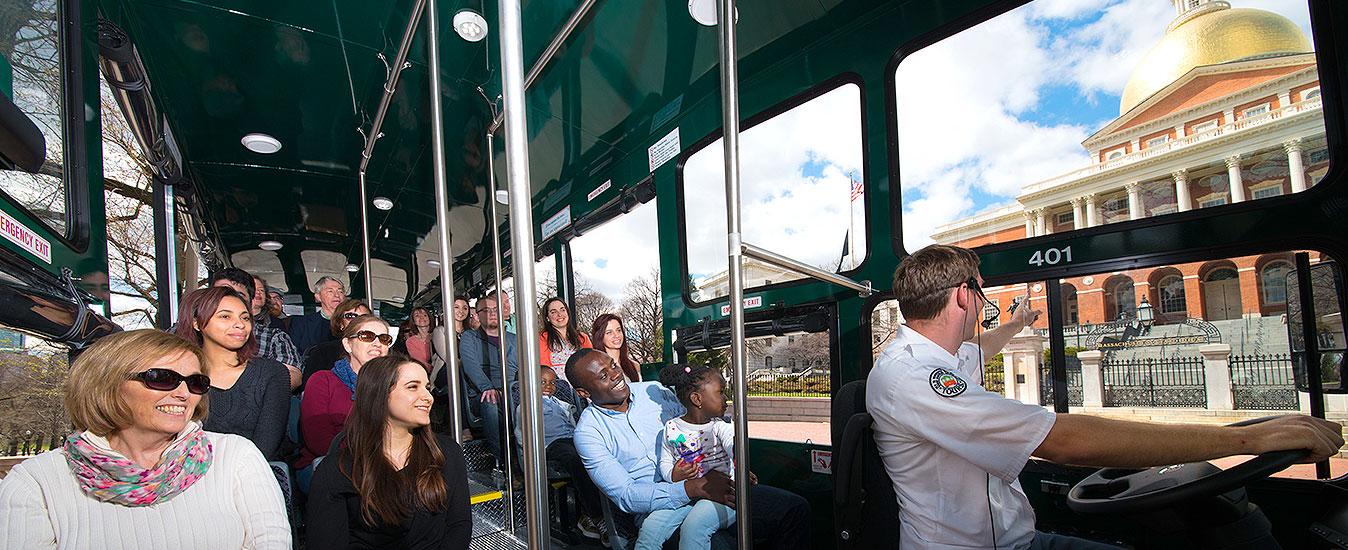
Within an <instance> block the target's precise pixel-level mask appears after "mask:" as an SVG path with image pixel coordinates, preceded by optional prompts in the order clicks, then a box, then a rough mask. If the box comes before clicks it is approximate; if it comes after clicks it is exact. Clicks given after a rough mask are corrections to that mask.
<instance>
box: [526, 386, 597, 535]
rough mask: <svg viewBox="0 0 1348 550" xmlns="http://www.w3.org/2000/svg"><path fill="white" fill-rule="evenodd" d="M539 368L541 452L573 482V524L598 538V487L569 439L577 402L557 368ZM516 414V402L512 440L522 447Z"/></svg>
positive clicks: (573, 428)
mask: <svg viewBox="0 0 1348 550" xmlns="http://www.w3.org/2000/svg"><path fill="white" fill-rule="evenodd" d="M539 369H540V374H541V380H542V388H541V389H542V394H543V395H542V399H541V400H540V402H539V404H540V405H541V416H542V417H543V453H544V456H546V460H547V461H548V462H555V463H557V464H558V465H559V466H560V467H561V469H562V471H565V472H566V473H567V474H568V475H570V476H571V482H572V483H574V484H576V492H577V493H579V499H578V500H579V501H580V502H578V505H579V507H580V518H579V521H577V522H576V526H577V527H579V528H580V532H581V534H583V535H585V536H587V537H590V538H593V539H598V538H600V537H601V536H603V529H602V528H601V526H600V525H601V524H600V522H601V521H602V520H603V517H604V509H603V507H602V506H603V505H601V504H600V501H599V497H600V493H599V487H597V486H595V484H594V480H592V479H590V473H589V472H587V471H585V465H584V464H583V463H581V460H580V453H578V452H576V443H575V440H574V439H572V435H573V434H574V433H575V431H576V417H577V416H579V414H580V409H579V404H578V403H576V402H575V401H574V399H575V397H574V396H575V395H576V393H575V391H574V390H571V388H570V386H569V385H567V383H566V381H565V380H558V379H557V372H556V371H554V370H552V367H549V366H547V365H540V366H539ZM559 386H560V387H561V388H560V390H561V391H559ZM515 396H516V398H517V399H516V403H518V402H519V401H518V396H519V394H518V393H516V394H515ZM520 416H521V415H520V409H519V406H516V407H515V419H516V422H515V441H516V442H518V443H519V444H520V445H521V447H520V448H521V450H523V441H524V434H523V430H521V427H520V422H519V418H520Z"/></svg>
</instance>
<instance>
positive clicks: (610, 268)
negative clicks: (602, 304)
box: [571, 201, 660, 305]
mask: <svg viewBox="0 0 1348 550" xmlns="http://www.w3.org/2000/svg"><path fill="white" fill-rule="evenodd" d="M571 253H572V255H573V256H574V260H575V261H574V262H572V267H571V269H572V270H573V271H574V272H575V273H576V275H578V276H582V277H584V278H586V279H588V280H589V281H590V284H591V285H592V286H593V287H594V289H595V290H597V291H599V292H601V293H603V294H604V295H605V296H608V297H609V298H610V299H612V300H613V303H614V304H615V305H616V304H620V303H622V300H623V298H624V296H625V295H626V290H627V283H629V282H631V281H632V280H633V279H636V278H637V277H641V276H644V275H646V274H647V273H650V271H651V268H654V267H656V266H658V265H659V263H660V247H659V235H658V233H657V227H656V208H655V202H654V201H652V202H650V203H648V204H644V205H642V206H639V207H637V208H636V209H635V210H633V211H631V212H629V213H627V214H624V215H622V216H618V217H617V218H614V219H613V220H611V221H609V222H608V223H606V224H604V225H601V226H599V227H597V228H595V229H591V230H590V231H588V232H586V233H585V234H584V235H581V236H580V237H579V238H576V239H575V240H572V241H571ZM600 264H603V265H602V267H601V265H600Z"/></svg>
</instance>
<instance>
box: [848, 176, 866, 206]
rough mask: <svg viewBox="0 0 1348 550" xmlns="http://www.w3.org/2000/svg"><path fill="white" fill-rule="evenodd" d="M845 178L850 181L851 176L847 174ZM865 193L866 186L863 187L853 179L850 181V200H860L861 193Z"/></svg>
mask: <svg viewBox="0 0 1348 550" xmlns="http://www.w3.org/2000/svg"><path fill="white" fill-rule="evenodd" d="M847 177H848V179H851V178H852V174H848V175H847ZM865 192H866V186H865V185H863V184H862V183H861V182H859V181H857V180H855V179H852V200H857V199H859V198H861V195H862V193H865Z"/></svg>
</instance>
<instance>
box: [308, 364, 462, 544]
mask: <svg viewBox="0 0 1348 550" xmlns="http://www.w3.org/2000/svg"><path fill="white" fill-rule="evenodd" d="M355 397H356V399H355V406H354V407H353V408H352V410H351V416H350V418H348V419H347V423H346V440H345V442H344V443H345V446H344V448H343V449H342V450H341V451H340V452H338V453H337V454H334V455H332V456H331V457H330V459H328V460H324V461H323V462H322V463H321V464H319V466H318V471H317V472H315V473H314V478H313V485H312V487H311V489H312V490H311V491H310V493H309V508H308V512H309V513H308V517H309V518H310V519H309V527H308V533H309V535H308V536H309V540H308V545H309V547H310V548H343V549H346V548H468V539H469V537H470V536H471V535H472V531H473V522H472V516H471V514H470V508H469V506H470V504H469V500H468V498H469V495H468V471H467V465H466V463H465V462H464V457H463V451H462V450H461V449H460V448H459V445H458V444H457V443H455V442H454V439H453V438H452V437H450V436H447V435H439V436H437V435H436V434H435V433H434V432H433V431H432V430H431V428H430V422H431V418H430V409H431V393H430V390H429V389H428V380H427V378H426V370H425V369H424V368H422V366H421V365H420V364H418V363H416V362H414V361H411V360H409V359H408V358H407V357H404V356H388V357H380V358H376V359H372V360H371V361H370V362H369V363H366V364H365V366H364V367H363V368H362V370H361V373H360V377H359V380H358V381H357V382H356V394H355Z"/></svg>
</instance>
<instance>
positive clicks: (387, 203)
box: [370, 197, 393, 210]
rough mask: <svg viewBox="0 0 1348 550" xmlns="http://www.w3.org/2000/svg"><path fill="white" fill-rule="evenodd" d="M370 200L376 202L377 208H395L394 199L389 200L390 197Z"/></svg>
mask: <svg viewBox="0 0 1348 550" xmlns="http://www.w3.org/2000/svg"><path fill="white" fill-rule="evenodd" d="M370 202H371V203H373V204H374V207H375V208H378V209H380V210H392V209H393V201H391V200H389V199H388V197H375V198H374V200H372V201H370Z"/></svg>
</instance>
